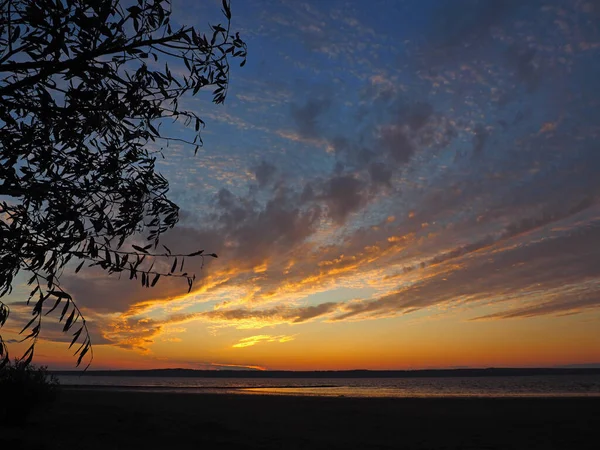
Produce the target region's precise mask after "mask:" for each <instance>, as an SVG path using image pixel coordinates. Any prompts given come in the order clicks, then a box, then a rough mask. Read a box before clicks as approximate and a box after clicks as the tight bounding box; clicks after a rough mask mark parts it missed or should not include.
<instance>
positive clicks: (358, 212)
mask: <svg viewBox="0 0 600 450" xmlns="http://www.w3.org/2000/svg"><path fill="white" fill-rule="evenodd" d="M220 3H221V2H220V0H219V1H212V0H211V1H208V0H207V1H204V2H198V1H192V0H185V1H184V0H178V1H174V2H173V15H174V20H175V21H176V22H178V23H186V24H190V25H195V26H198V27H200V28H201V29H205V28H206V25H207V24H208V23H216V22H218V21H220V20H222V17H221V15H220V12H219V5H220ZM232 13H233V24H232V28H233V29H235V30H239V31H240V33H241V35H242V37H243V38H244V39H245V40H246V42H247V44H248V63H247V64H246V66H245V67H243V68H239V67H237V65H236V66H235V67H234V68H233V69H232V75H231V86H230V89H229V94H228V98H227V101H226V103H225V105H224V106H215V105H213V104H211V103H210V93H204V94H201V95H198V96H197V97H194V98H191V97H190V98H186V99H185V100H184V102H183V103H184V104H185V106H186V107H188V108H192V109H194V110H196V111H197V112H198V113H200V114H201V116H202V117H203V119H204V120H205V122H206V129H205V132H204V134H203V138H204V147H203V148H202V149H201V150H200V151H199V152H198V154H197V155H196V156H194V153H193V149H192V148H190V147H186V146H183V145H172V146H170V148H169V149H167V150H166V151H165V157H166V159H164V160H162V161H160V163H159V166H158V167H159V169H160V171H161V172H162V173H163V174H164V175H165V176H166V177H167V179H168V180H169V181H170V183H171V191H172V197H171V198H172V199H173V200H174V201H175V202H176V203H177V204H179V205H180V207H181V210H182V211H181V220H180V223H179V225H178V226H177V227H176V228H175V230H174V231H173V232H171V233H170V234H169V235H168V236H166V237H165V238H164V241H163V243H164V244H166V245H167V246H168V247H170V248H171V249H172V250H173V251H179V252H183V253H185V252H191V251H194V250H198V249H200V248H202V249H204V250H205V251H206V252H215V253H217V254H218V255H219V258H218V259H216V260H211V261H208V260H207V261H206V265H205V266H204V268H201V267H200V263H201V261H199V260H197V259H196V260H193V261H192V260H189V261H188V262H187V264H188V266H187V270H188V271H191V272H193V271H195V272H196V274H197V277H198V280H197V282H196V284H195V285H194V290H193V291H192V293H191V294H186V292H187V285H186V283H185V280H183V281H182V280H177V279H167V280H164V282H163V280H162V279H161V280H160V281H159V283H158V284H157V286H156V287H154V288H152V289H145V288H142V287H141V286H140V285H139V283H135V282H130V281H127V280H126V278H127V277H125V276H124V277H123V279H122V280H118V279H117V277H108V276H107V275H106V274H105V273H104V272H101V271H95V270H93V269H85V270H82V271H81V272H80V273H79V274H77V275H75V274H74V271H73V270H67V271H65V273H64V275H63V277H62V279H61V280H62V284H63V286H64V287H65V288H66V289H67V290H68V291H69V292H70V293H71V294H73V296H74V298H75V300H76V301H77V302H78V304H79V305H80V306H81V307H82V309H83V311H84V312H85V314H86V317H87V319H88V320H89V322H90V324H91V331H92V333H93V334H92V342H93V344H94V352H95V361H94V364H93V365H92V369H104V368H154V367H188V368H198V369H204V368H217V369H218V368H227V367H256V368H267V369H303V370H304V369H355V368H365V369H413V368H414V369H417V368H442V367H444V368H445V367H465V366H469V367H489V366H527V367H531V366H564V365H591V364H598V363H600V148H599V147H600V146H599V142H600V141H599V139H600V26H599V25H598V24H600V1H598V0H561V1H538V0H527V1H520V0H504V1H501V0H494V1H492V0H420V1H412V0H403V1H402V0H369V1H360V0H352V1H350V0H347V1H337V0H313V1H301V0H278V1H274V0H273V1H269V0H232ZM172 70H177V68H172ZM182 70H183V69H182ZM171 132H172V134H174V135H178V136H182V137H189V136H190V135H191V134H192V133H191V132H190V131H186V130H185V129H184V128H183V127H181V128H172V129H171ZM136 242H137V243H140V242H143V238H142V237H139V238H136V240H133V241H132V243H136ZM166 264H168V263H166ZM167 270H168V269H167ZM25 279H26V278H25V276H24V275H23V276H22V277H20V278H19V280H18V283H17V285H16V286H15V290H14V292H13V294H12V295H11V296H10V297H9V298H8V301H9V303H12V313H11V318H10V319H9V322H7V325H6V327H7V329H6V330H3V336H4V338H5V339H6V340H7V341H8V342H9V348H10V349H11V352H12V353H14V354H15V355H16V354H18V353H19V351H20V349H21V348H22V347H21V346H19V345H18V344H16V343H15V342H14V340H15V339H16V337H17V336H16V334H15V333H14V331H15V330H16V331H18V330H20V329H21V328H22V327H23V325H24V323H26V322H27V320H28V319H27V317H28V316H29V317H30V308H27V307H25V306H24V305H23V300H24V299H26V297H27V292H29V290H30V289H27V286H25V284H24V281H25ZM44 320H45V322H44V324H45V328H44V331H42V338H43V339H42V340H41V341H40V342H39V346H38V349H37V352H36V362H37V363H44V364H49V365H50V366H51V367H53V368H72V367H74V365H75V358H73V357H72V351H71V350H68V349H67V346H68V341H70V336H69V335H67V336H65V335H63V334H62V333H61V332H60V331H58V328H57V327H56V322H57V319H56V318H55V317H53V316H52V315H51V316H48V317H46V318H45V319H44ZM11 330H12V332H11ZM11 342H12V343H11Z"/></svg>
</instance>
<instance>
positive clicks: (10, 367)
mask: <svg viewBox="0 0 600 450" xmlns="http://www.w3.org/2000/svg"><path fill="white" fill-rule="evenodd" d="M58 389H59V384H58V379H57V378H56V377H55V376H54V375H52V374H50V373H49V372H48V369H47V368H46V367H45V366H41V367H35V366H34V365H33V364H27V365H26V364H23V363H21V362H20V361H18V360H14V362H13V363H8V364H6V365H5V366H4V367H3V368H2V369H0V398H1V399H2V402H1V403H0V423H4V422H6V423H12V424H19V423H23V422H25V421H26V420H27V418H28V417H29V415H30V414H31V413H32V412H33V411H34V410H35V409H36V408H38V407H40V406H42V405H44V404H47V403H50V402H52V401H53V400H54V399H55V398H56V394H57V393H58Z"/></svg>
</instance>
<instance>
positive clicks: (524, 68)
mask: <svg viewBox="0 0 600 450" xmlns="http://www.w3.org/2000/svg"><path fill="white" fill-rule="evenodd" d="M535 56H536V50H535V49H532V48H520V47H518V46H517V45H514V44H513V45H511V46H510V47H509V48H508V50H507V51H506V60H507V63H508V65H509V67H510V68H511V69H512V70H514V71H515V75H516V77H517V79H518V80H519V81H520V82H522V83H523V84H525V86H526V88H527V91H528V92H533V91H534V90H536V89H537V88H538V86H539V85H540V83H541V80H542V69H541V67H539V63H538V62H536V60H535Z"/></svg>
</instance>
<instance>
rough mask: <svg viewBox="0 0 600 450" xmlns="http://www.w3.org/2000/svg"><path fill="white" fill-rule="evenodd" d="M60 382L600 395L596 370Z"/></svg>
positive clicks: (409, 393) (355, 393) (344, 392)
mask: <svg viewBox="0 0 600 450" xmlns="http://www.w3.org/2000/svg"><path fill="white" fill-rule="evenodd" d="M59 379H60V382H61V384H63V385H78V386H103V387H110V388H111V389H119V390H131V389H135V390H143V391H151V392H165V391H166V392H181V393H184V392H185V393H226V394H232V393H234V394H270V395H303V396H327V397H330V396H333V397H338V396H346V397H600V375H574V376H572V375H553V376H523V377H518V376H514V377H508V376H507V377H473V378H466V377H465V378H344V379H340V378H317V379H315V378H311V379H301V378H300V379H298V378H289V379H288V378H263V379H256V378H176V377H160V378H158V377H156V378H152V377H117V376H111V377H103V376H82V377H79V376H61V377H59Z"/></svg>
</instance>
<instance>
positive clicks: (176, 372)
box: [52, 367, 600, 378]
mask: <svg viewBox="0 0 600 450" xmlns="http://www.w3.org/2000/svg"><path fill="white" fill-rule="evenodd" d="M52 373H53V374H54V375H58V376H109V377H181V378H427V377H435V378H443V377H447V378H458V377H506V376H548V375H600V367H597V368H531V369H530V368H487V369H427V370H339V371H338V370H323V371H321V370H319V371H286V370H231V369H228V370H194V369H151V370H88V371H85V372H83V371H81V370H79V371H76V370H68V371H52Z"/></svg>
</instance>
